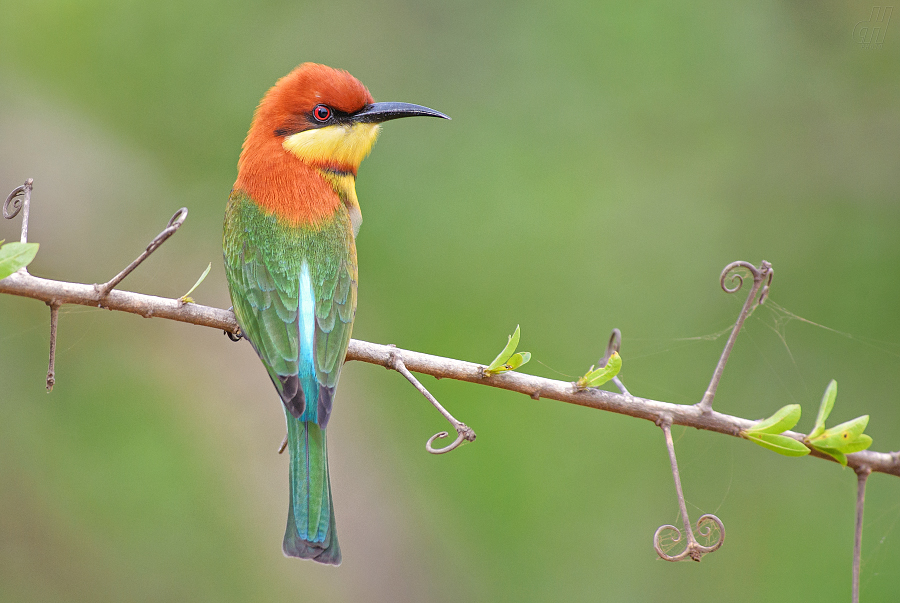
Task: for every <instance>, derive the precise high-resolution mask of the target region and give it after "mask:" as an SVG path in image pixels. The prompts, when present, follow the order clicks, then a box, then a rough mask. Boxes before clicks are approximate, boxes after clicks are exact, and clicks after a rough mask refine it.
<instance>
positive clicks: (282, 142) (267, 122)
mask: <svg viewBox="0 0 900 603" xmlns="http://www.w3.org/2000/svg"><path fill="white" fill-rule="evenodd" d="M414 116H431V117H442V118H446V119H449V118H448V117H447V116H446V115H444V114H443V113H439V112H438V111H434V110H433V109H429V108H427V107H422V106H419V105H412V104H409V103H376V102H374V101H373V99H372V95H371V94H369V91H368V90H366V87H365V86H363V85H362V83H360V81H359V80H357V79H356V78H355V77H353V76H352V75H350V74H349V73H347V72H346V71H343V70H340V69H332V68H331V67H326V66H325V65H317V64H315V63H303V64H302V65H300V66H299V67H297V68H296V69H294V70H293V71H291V72H290V73H289V74H287V75H286V76H284V77H283V78H281V79H280V80H278V82H276V84H275V85H274V86H273V87H272V88H271V89H270V90H269V91H268V92H267V93H266V95H265V96H264V97H263V99H262V101H261V102H260V104H259V107H258V108H257V109H256V114H255V116H254V118H253V125H252V126H251V127H250V132H249V133H248V134H247V139H246V140H245V141H244V147H243V151H242V152H241V158H240V160H239V161H238V179H237V182H236V183H235V187H236V188H239V189H242V190H244V191H245V192H247V193H248V194H250V196H251V197H252V198H253V199H254V200H255V201H256V202H257V203H260V204H261V205H263V206H265V207H268V208H269V209H272V210H275V211H277V212H278V213H280V214H282V215H284V216H285V217H288V215H289V214H290V217H291V220H292V221H309V220H312V221H317V220H316V216H317V215H319V214H324V213H328V210H329V208H327V207H321V208H320V209H321V211H318V210H316V209H315V208H305V207H304V206H305V205H308V204H309V203H312V202H313V201H314V200H315V199H322V200H324V199H325V196H330V195H325V196H323V191H325V192H328V191H330V190H331V187H330V185H325V183H324V181H323V180H322V176H321V173H322V170H324V171H327V172H329V173H331V174H346V175H348V176H350V177H355V176H356V170H357V168H359V164H360V163H361V162H362V160H363V159H364V158H365V157H366V155H368V154H369V151H370V150H371V149H372V145H374V144H375V139H376V138H377V137H378V130H379V124H380V123H381V122H384V121H388V120H391V119H397V118H400V117H414ZM317 172H318V173H317ZM323 185H324V186H323ZM298 187H299V188H298ZM304 199H306V201H304ZM323 202H324V201H323ZM307 210H310V211H312V213H310V211H307ZM298 212H299V213H298ZM313 214H316V215H313Z"/></svg>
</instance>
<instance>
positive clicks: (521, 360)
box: [504, 352, 531, 371]
mask: <svg viewBox="0 0 900 603" xmlns="http://www.w3.org/2000/svg"><path fill="white" fill-rule="evenodd" d="M529 360H531V352H518V353H516V354H513V355H512V356H510V357H509V360H507V361H506V364H505V365H504V366H505V367H506V368H507V369H509V370H511V371H514V370H516V369H517V368H519V367H520V366H522V365H523V364H525V363H527V362H528V361H529Z"/></svg>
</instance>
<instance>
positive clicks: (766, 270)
mask: <svg viewBox="0 0 900 603" xmlns="http://www.w3.org/2000/svg"><path fill="white" fill-rule="evenodd" d="M738 268H746V269H747V270H749V271H750V274H752V275H753V282H754V283H759V282H761V281H762V279H764V278H765V279H768V280H767V282H766V285H765V286H764V287H763V288H762V291H761V292H760V294H759V301H758V302H757V303H760V304H761V303H763V301H765V299H766V295H767V294H768V293H769V285H771V284H772V276H774V273H775V271H774V270H772V264H770V263H769V262H765V261H764V262H762V263H761V264H760V265H759V268H757V267H756V266H754V265H753V264H751V263H750V262H743V261H739V262H732V263H730V264H728V265H727V266H725V269H724V270H722V276H721V277H720V278H719V284H720V285H721V286H722V290H723V291H725V293H737V292H738V291H740V289H741V287H742V286H743V285H744V277H743V276H741V275H740V273H738V272H735V270H737V269H738ZM725 281H730V282H731V283H732V286H731V287H729V286H728V285H727V284H726V282H725Z"/></svg>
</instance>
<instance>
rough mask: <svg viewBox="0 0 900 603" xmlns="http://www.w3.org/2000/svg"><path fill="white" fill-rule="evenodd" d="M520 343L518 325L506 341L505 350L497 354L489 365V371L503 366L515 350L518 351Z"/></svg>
mask: <svg viewBox="0 0 900 603" xmlns="http://www.w3.org/2000/svg"><path fill="white" fill-rule="evenodd" d="M518 345H519V325H516V331H515V333H513V334H512V335H510V336H509V340H508V341H507V342H506V347H505V348H503V351H502V352H500V353H499V354H497V357H496V358H494V361H493V362H491V364H490V365H489V366H488V368H487V370H488V371H494V370H497V369H499V368H500V367H502V366H503V365H504V364H506V361H507V360H509V357H510V356H512V355H513V352H515V351H516V347H518Z"/></svg>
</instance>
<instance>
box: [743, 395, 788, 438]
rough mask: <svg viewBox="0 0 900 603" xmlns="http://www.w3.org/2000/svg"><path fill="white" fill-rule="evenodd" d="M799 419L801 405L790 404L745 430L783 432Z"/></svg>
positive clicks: (751, 431) (752, 431)
mask: <svg viewBox="0 0 900 603" xmlns="http://www.w3.org/2000/svg"><path fill="white" fill-rule="evenodd" d="M799 420H800V405H799V404H788V405H787V406H784V407H782V408H781V409H779V410H778V412H776V413H775V414H774V415H772V416H771V417H769V418H768V419H763V420H762V421H760V422H758V423H756V424H755V425H753V427H751V428H750V429H747V430H745V433H772V434H774V433H782V432H784V431H787V430H788V429H791V428H792V427H793V426H794V425H796V424H797V421H799ZM794 441H796V440H794Z"/></svg>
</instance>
